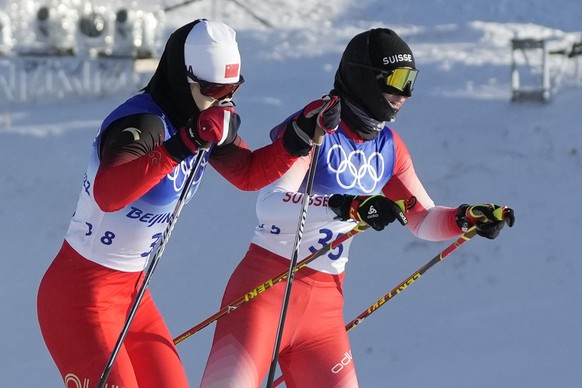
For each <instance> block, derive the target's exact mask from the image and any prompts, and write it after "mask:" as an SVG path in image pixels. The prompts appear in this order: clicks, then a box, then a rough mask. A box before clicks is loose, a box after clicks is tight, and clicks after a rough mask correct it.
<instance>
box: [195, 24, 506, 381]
mask: <svg viewBox="0 0 582 388" xmlns="http://www.w3.org/2000/svg"><path fill="white" fill-rule="evenodd" d="M416 75H417V70H416V65H415V60H414V56H413V53H412V51H411V49H410V47H409V46H408V45H407V44H406V43H405V42H404V41H403V40H402V39H401V38H400V37H399V36H398V35H397V34H396V33H395V32H394V31H392V30H390V29H385V28H378V29H371V30H368V31H365V32H362V33H360V34H358V35H356V36H355V37H353V39H352V40H351V41H350V42H349V44H348V45H347V47H346V49H345V51H344V53H343V56H342V58H341V62H340V64H339V68H338V70H337V72H336V75H335V82H334V88H333V90H332V92H331V94H332V95H338V96H340V97H341V123H340V126H339V128H338V129H337V131H336V132H335V134H333V135H327V136H325V138H324V139H323V143H322V145H321V148H320V152H319V157H318V160H317V161H310V158H309V157H304V158H302V159H301V161H300V162H297V163H295V164H294V165H293V166H292V167H291V169H290V170H289V171H288V172H287V173H286V174H285V175H283V177H281V178H280V179H279V180H278V181H276V182H275V183H273V184H272V185H270V186H268V187H266V188H265V189H263V190H262V191H261V192H260V194H259V198H258V202H257V217H258V221H259V225H258V227H257V228H256V231H255V234H254V237H253V238H252V241H251V244H250V247H249V250H248V252H247V253H246V255H245V257H244V258H243V259H242V261H241V262H240V263H239V265H238V266H237V268H236V269H235V270H234V272H233V274H232V276H231V278H230V280H229V282H228V285H227V287H226V290H225V293H224V296H223V299H222V303H223V306H225V305H227V304H228V303H229V302H232V301H234V300H237V298H239V297H240V296H241V295H244V294H245V293H246V292H248V291H249V290H253V289H255V287H257V285H259V284H262V282H264V281H266V280H267V279H270V278H272V277H273V276H276V275H278V274H279V273H284V272H285V271H286V270H289V265H290V258H291V257H292V253H293V252H292V250H293V248H294V245H295V244H294V242H295V240H296V234H297V227H298V214H299V213H300V209H301V208H300V205H301V193H302V192H304V190H305V188H304V187H305V177H306V174H307V172H308V169H309V166H310V163H317V164H316V166H317V167H316V170H315V181H314V184H313V190H312V198H311V200H310V204H309V208H308V209H309V211H308V215H307V221H306V224H305V227H304V230H303V235H302V240H301V244H300V249H299V254H298V258H299V259H301V258H304V257H306V256H308V255H309V254H311V253H312V252H314V251H316V250H319V249H320V248H322V247H323V246H324V245H326V244H327V243H330V242H331V241H332V240H334V239H336V238H337V237H338V236H339V235H341V234H342V233H346V232H348V231H349V230H351V229H352V228H353V227H354V226H355V223H354V221H356V222H365V223H367V224H368V225H370V226H371V227H372V228H374V229H376V230H382V229H384V227H385V226H387V225H388V224H390V223H391V222H393V221H395V220H399V221H400V222H401V223H403V224H406V221H407V222H408V223H407V227H408V229H409V230H410V231H411V232H412V233H413V234H415V235H416V236H418V237H419V238H421V239H425V240H447V239H452V238H455V237H458V236H459V235H460V234H461V233H462V232H463V230H464V229H465V228H467V227H471V226H473V225H476V226H477V230H478V233H479V234H480V235H481V236H485V237H487V238H490V239H493V238H496V237H497V235H498V234H499V232H500V230H501V229H502V227H503V226H504V224H505V223H507V224H508V225H509V226H512V225H513V223H514V221H515V218H514V215H513V211H512V210H511V209H510V208H501V210H497V211H495V210H496V209H499V208H500V207H499V206H498V205H494V204H483V205H474V206H469V205H461V206H459V207H456V208H454V207H446V206H435V204H434V202H433V200H432V199H431V197H430V196H429V195H428V193H427V192H426V191H425V189H424V187H423V185H422V184H421V182H420V180H419V178H418V177H417V175H416V173H415V169H414V167H413V163H412V158H411V156H410V154H409V152H408V150H407V147H406V146H405V144H404V142H403V141H402V139H401V138H400V136H398V134H397V133H396V132H395V131H394V130H392V129H391V128H389V127H388V126H387V123H389V122H391V121H394V119H395V117H396V114H397V113H398V111H399V110H400V109H401V108H402V106H403V104H404V103H405V102H406V101H407V100H408V99H409V98H410V97H411V95H412V90H413V88H414V84H415V79H416ZM308 123H311V124H308ZM297 124H300V125H301V127H302V128H313V119H312V118H307V117H305V115H304V114H303V113H302V112H299V113H297V114H295V115H293V116H291V118H290V119H288V120H286V121H285V122H283V123H282V124H280V125H279V126H277V127H276V128H274V130H273V132H272V137H273V138H274V139H280V138H281V136H283V137H285V136H286V134H288V133H289V128H292V127H294V126H295V125H297ZM393 200H394V201H393ZM397 200H404V202H405V203H406V215H405V217H403V215H402V210H401V207H400V206H399V205H397V204H396V203H395V201H397ZM494 211H495V213H494ZM349 245H350V243H349V241H348V242H345V243H343V244H342V245H340V246H338V247H337V248H336V249H334V250H332V251H330V252H329V253H328V254H327V255H324V256H322V257H319V258H317V259H316V260H314V261H313V262H311V263H310V264H309V266H308V267H307V268H304V269H301V270H300V271H299V272H297V273H296V274H295V280H294V282H293V287H292V291H291V294H290V299H289V305H288V310H287V313H286V321H285V325H284V330H283V335H282V340H281V347H280V349H279V353H278V361H279V366H280V367H281V370H282V372H283V377H284V378H285V383H286V386H287V387H288V388H303V387H326V388H329V387H345V388H352V387H357V386H358V383H357V378H356V372H355V369H354V361H353V359H352V356H351V350H350V344H349V341H348V336H347V333H346V330H345V327H344V321H343V317H342V306H343V295H342V278H343V274H344V270H345V266H346V262H347V260H348V249H349ZM284 290H285V282H279V283H277V284H276V285H275V286H273V287H271V288H269V289H268V290H267V291H266V292H264V293H262V294H261V295H260V296H258V297H256V298H254V299H253V300H252V301H250V302H249V303H246V304H244V305H241V306H240V307H239V308H238V309H236V310H235V311H233V312H231V313H230V314H228V315H226V316H224V317H223V318H221V319H220V320H219V321H218V322H217V326H216V331H215V335H214V340H213V343H212V348H211V351H210V356H209V358H208V360H207V363H206V368H205V371H204V376H203V379H202V384H201V386H202V387H203V388H210V387H212V388H224V387H233V388H234V387H236V388H241V387H245V388H254V387H258V386H259V384H260V383H261V381H262V380H263V378H264V377H265V375H266V372H267V371H268V369H269V366H270V363H271V360H272V352H273V348H274V343H275V338H276V333H277V329H278V323H279V317H280V313H281V306H282V299H283V295H284Z"/></svg>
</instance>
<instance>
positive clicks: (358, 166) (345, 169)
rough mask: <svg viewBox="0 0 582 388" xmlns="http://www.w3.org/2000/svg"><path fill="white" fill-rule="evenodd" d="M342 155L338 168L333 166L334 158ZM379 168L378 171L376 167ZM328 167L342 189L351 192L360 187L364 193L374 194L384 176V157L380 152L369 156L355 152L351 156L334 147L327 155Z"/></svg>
mask: <svg viewBox="0 0 582 388" xmlns="http://www.w3.org/2000/svg"><path fill="white" fill-rule="evenodd" d="M336 148H337V150H338V151H337V153H338V154H339V155H340V162H339V164H338V165H337V166H334V165H332V156H333V155H334V154H335V153H336ZM375 165H377V166H378V170H376V168H375V167H374V166H375ZM327 166H328V169H329V171H331V172H333V173H334V174H335V176H336V181H337V183H338V185H340V187H342V188H343V189H346V190H349V189H353V188H354V187H356V185H357V186H358V188H359V189H360V190H362V191H363V192H364V193H372V192H374V190H375V189H376V186H377V185H378V183H379V182H380V180H382V177H383V176H384V169H385V168H386V167H385V163H384V157H383V156H382V154H380V153H378V152H373V153H372V154H370V155H369V156H366V154H365V153H364V152H363V151H360V150H354V151H351V152H350V154H349V155H347V154H346V151H345V150H344V149H343V148H342V147H341V146H340V145H339V144H335V145H333V146H332V147H331V148H330V149H329V151H328V153H327Z"/></svg>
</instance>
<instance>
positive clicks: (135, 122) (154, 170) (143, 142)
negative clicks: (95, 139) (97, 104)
mask: <svg viewBox="0 0 582 388" xmlns="http://www.w3.org/2000/svg"><path fill="white" fill-rule="evenodd" d="M163 141H164V125H163V123H162V122H161V120H160V119H159V118H158V117H157V116H154V115H150V114H139V115H132V116H128V117H124V118H122V119H119V120H117V121H115V122H113V123H111V125H110V126H109V127H108V128H107V129H105V130H104V132H103V134H102V135H101V140H100V160H101V162H100V164H99V169H98V171H97V175H96V176H95V182H94V189H93V193H94V195H95V201H96V202H97V204H98V205H99V207H100V208H101V209H102V210H103V211H106V212H112V211H116V210H119V209H122V208H124V207H125V206H127V205H128V204H130V203H131V202H133V201H135V200H136V199H138V198H139V197H141V196H142V195H144V194H145V193H146V192H148V191H149V190H150V189H151V188H152V187H153V186H154V185H156V184H157V183H158V182H159V181H160V180H161V179H162V178H163V177H164V176H165V175H166V174H168V173H169V172H171V171H172V169H173V168H174V167H175V166H176V165H177V164H178V162H177V161H176V160H174V159H173V158H172V156H170V154H169V153H168V150H167V149H166V147H165V146H164V145H163Z"/></svg>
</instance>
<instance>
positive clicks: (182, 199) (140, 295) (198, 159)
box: [97, 148, 208, 388]
mask: <svg viewBox="0 0 582 388" xmlns="http://www.w3.org/2000/svg"><path fill="white" fill-rule="evenodd" d="M207 152H208V148H200V149H199V150H198V154H197V157H196V161H195V163H194V166H193V167H192V170H191V171H190V173H189V174H188V176H187V177H186V181H185V182H184V188H183V189H182V192H181V193H180V197H179V198H178V202H176V207H175V208H174V211H173V212H172V215H171V217H170V221H169V223H168V226H167V227H166V230H164V233H163V234H162V236H161V237H160V240H159V242H158V244H157V246H156V250H155V253H154V255H153V256H152V258H151V261H150V263H149V264H148V268H147V270H146V275H145V277H144V280H143V283H142V284H141V286H140V289H139V291H138V293H137V294H136V296H135V299H134V301H133V304H132V306H131V309H130V310H129V313H128V315H127V318H126V320H125V324H124V325H123V328H122V329H121V332H120V333H119V337H118V338H117V342H116V343H115V346H114V347H113V351H112V352H111V356H110V357H109V360H108V361H107V364H106V365H105V369H104V370H103V373H102V374H101V379H100V380H99V384H98V385H97V387H98V388H104V387H105V386H106V381H107V377H109V373H110V372H111V368H112V367H113V363H114V362H115V359H116V358H117V354H118V353H119V350H120V349H121V345H122V344H123V341H124V340H125V337H126V335H127V332H128V331H129V326H130V325H131V323H132V321H133V318H134V317H135V314H136V312H137V309H138V307H139V304H140V303H141V300H142V299H143V296H144V294H145V291H146V288H147V286H148V283H149V281H150V279H151V278H152V276H153V273H154V270H155V269H156V266H157V265H158V262H159V260H160V257H161V256H162V253H163V252H164V248H165V246H166V243H167V241H168V239H169V238H170V234H171V233H172V229H174V225H175V224H176V221H177V220H178V216H179V215H180V212H181V211H182V208H183V207H184V204H185V203H186V197H187V196H188V192H189V191H190V188H191V187H192V183H193V182H194V181H195V179H196V175H198V171H199V170H200V166H202V161H203V160H204V157H205V156H206V153H207Z"/></svg>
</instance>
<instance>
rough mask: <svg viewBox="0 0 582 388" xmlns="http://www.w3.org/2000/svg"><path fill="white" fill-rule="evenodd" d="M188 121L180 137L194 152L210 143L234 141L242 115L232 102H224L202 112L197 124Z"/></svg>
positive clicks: (217, 143)
mask: <svg viewBox="0 0 582 388" xmlns="http://www.w3.org/2000/svg"><path fill="white" fill-rule="evenodd" d="M192 124H193V123H191V122H188V124H187V125H186V127H184V128H182V129H181V130H180V138H181V139H182V142H183V143H184V145H185V146H186V147H188V148H189V149H190V151H191V152H192V153H194V152H196V150H197V149H198V148H200V147H202V146H207V145H208V143H212V144H216V145H219V146H221V145H227V144H230V143H232V142H233V141H234V139H235V138H236V136H237V132H238V128H239V127H240V116H239V115H238V114H237V113H236V111H235V110H234V107H233V105H232V103H229V102H222V103H221V105H219V106H211V107H210V108H208V109H205V110H203V111H202V112H200V115H199V116H198V120H196V125H192Z"/></svg>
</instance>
